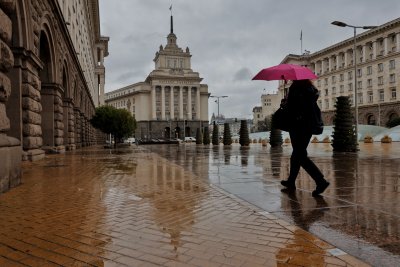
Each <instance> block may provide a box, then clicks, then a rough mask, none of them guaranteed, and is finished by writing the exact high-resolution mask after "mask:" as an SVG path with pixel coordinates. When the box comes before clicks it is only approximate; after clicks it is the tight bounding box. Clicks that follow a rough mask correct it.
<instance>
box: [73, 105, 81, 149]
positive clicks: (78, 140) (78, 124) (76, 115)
mask: <svg viewBox="0 0 400 267" xmlns="http://www.w3.org/2000/svg"><path fill="white" fill-rule="evenodd" d="M74 118H75V134H74V136H75V147H76V148H80V147H81V146H82V143H81V112H80V111H79V108H77V107H75V108H74Z"/></svg>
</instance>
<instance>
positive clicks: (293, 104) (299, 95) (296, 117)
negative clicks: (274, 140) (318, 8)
mask: <svg viewBox="0 0 400 267" xmlns="http://www.w3.org/2000/svg"><path fill="white" fill-rule="evenodd" d="M318 97H319V92H318V90H317V89H316V88H315V87H314V86H313V85H312V84H306V85H305V86H304V85H303V86H299V85H295V84H293V85H292V86H290V88H289V94H288V98H287V105H288V109H289V114H290V118H291V120H290V121H291V129H290V131H301V132H312V131H313V127H315V125H314V124H315V119H314V117H313V116H314V110H313V108H314V105H315V104H316V103H315V102H316V101H317V99H318Z"/></svg>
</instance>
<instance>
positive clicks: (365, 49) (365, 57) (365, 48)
mask: <svg viewBox="0 0 400 267" xmlns="http://www.w3.org/2000/svg"><path fill="white" fill-rule="evenodd" d="M365 61H367V45H363V46H362V62H365Z"/></svg>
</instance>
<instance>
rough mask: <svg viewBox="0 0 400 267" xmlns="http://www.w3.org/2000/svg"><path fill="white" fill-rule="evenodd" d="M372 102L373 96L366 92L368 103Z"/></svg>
mask: <svg viewBox="0 0 400 267" xmlns="http://www.w3.org/2000/svg"><path fill="white" fill-rule="evenodd" d="M372 102H374V94H373V93H372V92H368V103H372Z"/></svg>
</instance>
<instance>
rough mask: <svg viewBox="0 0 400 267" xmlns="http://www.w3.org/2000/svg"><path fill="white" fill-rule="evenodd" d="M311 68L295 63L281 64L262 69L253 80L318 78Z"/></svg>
mask: <svg viewBox="0 0 400 267" xmlns="http://www.w3.org/2000/svg"><path fill="white" fill-rule="evenodd" d="M317 78H318V77H317V75H315V74H314V73H313V72H312V71H311V70H310V69H309V68H307V67H303V66H299V65H293V64H279V65H277V66H273V67H270V68H266V69H263V70H261V71H260V72H259V73H258V74H257V75H256V76H254V77H253V79H252V80H266V81H273V80H285V81H286V80H291V81H294V80H308V79H309V80H313V79H317Z"/></svg>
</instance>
